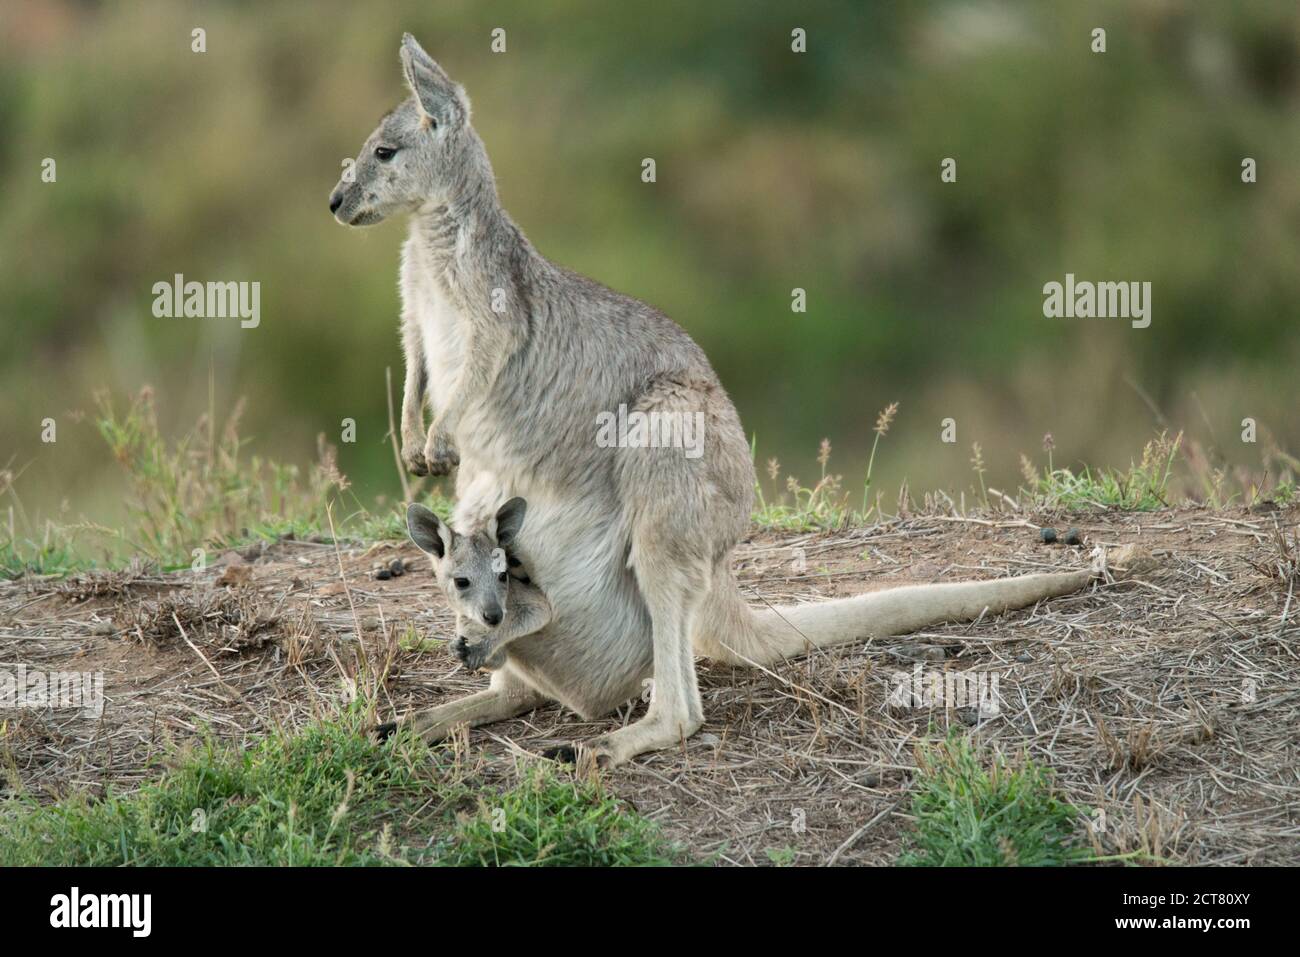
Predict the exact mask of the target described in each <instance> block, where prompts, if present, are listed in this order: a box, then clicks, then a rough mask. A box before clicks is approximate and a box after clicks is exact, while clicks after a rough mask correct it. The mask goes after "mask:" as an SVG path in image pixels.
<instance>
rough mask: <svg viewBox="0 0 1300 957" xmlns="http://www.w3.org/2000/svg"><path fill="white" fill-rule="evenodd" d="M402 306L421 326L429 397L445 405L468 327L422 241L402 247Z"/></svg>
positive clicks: (462, 355)
mask: <svg viewBox="0 0 1300 957" xmlns="http://www.w3.org/2000/svg"><path fill="white" fill-rule="evenodd" d="M401 290H402V309H403V311H404V313H405V314H406V315H408V316H412V317H414V319H415V322H416V326H417V328H418V329H419V330H420V339H421V344H422V346H423V352H424V362H425V370H426V371H427V373H428V376H429V384H428V389H429V398H430V403H431V405H432V406H433V408H434V409H444V408H446V406H447V403H448V402H449V401H450V399H451V397H452V395H453V394H454V392H455V388H456V378H457V375H458V374H459V371H460V368H461V364H462V362H463V360H464V358H465V349H466V338H467V333H468V329H467V326H466V323H465V321H464V320H463V318H462V317H461V315H460V314H459V312H458V311H457V310H456V308H455V306H454V305H453V304H452V303H451V302H449V301H448V300H447V298H446V296H444V295H443V293H442V290H441V289H440V287H439V284H438V282H437V280H436V279H435V278H434V274H433V271H432V269H431V264H430V263H427V262H425V261H423V257H422V255H421V252H420V248H419V244H418V243H417V242H416V241H415V240H413V239H412V240H408V241H407V243H406V245H405V246H404V247H403V249H402V276H401Z"/></svg>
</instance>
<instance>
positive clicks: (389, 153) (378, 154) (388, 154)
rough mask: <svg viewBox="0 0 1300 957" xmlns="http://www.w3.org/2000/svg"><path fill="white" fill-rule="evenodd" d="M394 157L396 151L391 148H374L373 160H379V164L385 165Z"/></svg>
mask: <svg viewBox="0 0 1300 957" xmlns="http://www.w3.org/2000/svg"><path fill="white" fill-rule="evenodd" d="M396 155H397V150H395V149H393V148H392V147H391V146H376V147H375V159H377V160H379V162H381V163H387V162H388V161H389V160H390V159H392V158H393V157H394V156H396Z"/></svg>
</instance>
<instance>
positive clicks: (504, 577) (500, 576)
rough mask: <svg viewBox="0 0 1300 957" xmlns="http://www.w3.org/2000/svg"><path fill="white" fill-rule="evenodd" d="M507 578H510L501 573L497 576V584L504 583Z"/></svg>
mask: <svg viewBox="0 0 1300 957" xmlns="http://www.w3.org/2000/svg"><path fill="white" fill-rule="evenodd" d="M509 577H510V576H509V575H507V574H506V573H505V572H502V573H501V574H500V575H498V576H497V581H499V582H503V581H505V580H506V579H507V578H509Z"/></svg>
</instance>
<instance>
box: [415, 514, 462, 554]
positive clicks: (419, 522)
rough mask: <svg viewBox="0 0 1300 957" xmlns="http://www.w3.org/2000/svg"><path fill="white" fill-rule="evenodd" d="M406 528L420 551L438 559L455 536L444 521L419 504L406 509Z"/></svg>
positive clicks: (447, 548)
mask: <svg viewBox="0 0 1300 957" xmlns="http://www.w3.org/2000/svg"><path fill="white" fill-rule="evenodd" d="M406 530H407V532H408V533H409V534H410V536H411V541H413V542H415V544H416V546H417V547H418V548H419V549H420V551H422V552H425V553H427V554H429V555H433V556H434V557H436V558H440V559H441V558H444V557H446V554H447V552H448V550H449V549H450V548H451V544H452V540H453V539H454V538H455V533H454V532H453V531H452V530H451V528H450V527H449V526H448V525H447V523H446V522H444V521H443V520H442V519H440V518H439V517H438V516H437V515H435V514H433V512H432V511H430V510H429V509H427V508H425V507H424V506H423V505H419V504H412V505H410V506H408V507H407V509H406Z"/></svg>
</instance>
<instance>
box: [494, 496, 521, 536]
mask: <svg viewBox="0 0 1300 957" xmlns="http://www.w3.org/2000/svg"><path fill="white" fill-rule="evenodd" d="M527 511H528V503H527V502H525V501H524V500H523V499H522V498H519V497H518V496H515V497H514V498H512V499H511V500H510V501H508V502H506V503H505V504H504V505H502V506H501V507H500V508H499V509H497V544H498V545H500V546H501V547H502V548H509V547H510V545H512V544H513V543H514V540H515V536H516V535H518V534H519V529H521V528H523V527H524V513H525V512H527Z"/></svg>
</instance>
